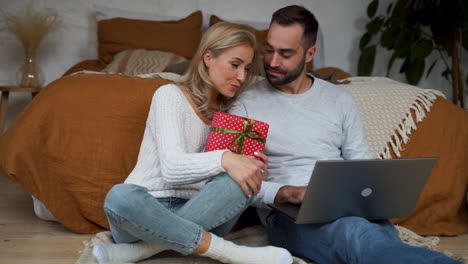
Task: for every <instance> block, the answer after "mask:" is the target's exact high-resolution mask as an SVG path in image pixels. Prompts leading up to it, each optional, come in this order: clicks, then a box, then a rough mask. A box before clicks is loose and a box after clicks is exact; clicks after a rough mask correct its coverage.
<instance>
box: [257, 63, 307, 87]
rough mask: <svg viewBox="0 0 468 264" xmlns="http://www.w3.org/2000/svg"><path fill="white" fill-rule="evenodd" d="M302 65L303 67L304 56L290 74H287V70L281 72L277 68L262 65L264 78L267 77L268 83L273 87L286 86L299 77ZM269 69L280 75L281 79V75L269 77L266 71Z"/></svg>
mask: <svg viewBox="0 0 468 264" xmlns="http://www.w3.org/2000/svg"><path fill="white" fill-rule="evenodd" d="M304 65H305V56H304V58H302V60H301V62H300V63H299V65H297V67H296V68H294V69H293V70H292V71H290V72H288V71H287V70H283V69H281V68H279V67H270V65H268V63H264V66H263V67H264V68H265V74H266V77H267V79H268V81H269V82H270V83H271V84H273V85H284V84H288V83H290V82H292V81H294V80H296V79H297V78H298V77H299V76H300V75H301V73H302V70H304ZM270 69H271V70H273V71H276V72H278V73H280V74H282V77H281V75H279V76H276V75H269V74H268V70H270Z"/></svg>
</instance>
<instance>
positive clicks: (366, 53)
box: [358, 45, 377, 76]
mask: <svg viewBox="0 0 468 264" xmlns="http://www.w3.org/2000/svg"><path fill="white" fill-rule="evenodd" d="M376 49H377V46H376V45H372V46H369V47H367V48H365V49H364V50H363V51H362V52H361V56H359V62H358V75H359V76H370V75H371V74H372V70H373V69H374V62H375V52H376Z"/></svg>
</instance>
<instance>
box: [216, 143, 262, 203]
mask: <svg viewBox="0 0 468 264" xmlns="http://www.w3.org/2000/svg"><path fill="white" fill-rule="evenodd" d="M257 157H259V158H261V159H262V160H263V161H258V160H256V159H254V158H253V157H250V156H244V155H241V154H236V153H232V152H224V154H223V157H222V161H221V162H222V166H223V168H224V169H225V170H226V172H227V173H228V174H229V176H231V178H233V179H234V181H236V182H237V183H238V184H239V185H240V187H241V188H242V190H243V191H244V193H245V194H246V195H247V196H249V195H251V194H252V193H251V191H250V190H249V187H250V189H251V190H252V191H253V194H254V195H257V194H258V192H259V190H260V187H261V185H262V180H264V179H265V175H266V163H267V162H268V158H267V157H266V155H264V154H262V153H259V155H257Z"/></svg>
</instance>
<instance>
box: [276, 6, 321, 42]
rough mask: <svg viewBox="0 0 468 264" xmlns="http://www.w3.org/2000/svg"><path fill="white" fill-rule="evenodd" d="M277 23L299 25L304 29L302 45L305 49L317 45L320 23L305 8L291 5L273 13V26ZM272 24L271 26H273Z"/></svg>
mask: <svg viewBox="0 0 468 264" xmlns="http://www.w3.org/2000/svg"><path fill="white" fill-rule="evenodd" d="M273 22H275V23H278V24H279V25H281V26H290V25H292V24H295V23H298V24H299V25H301V26H302V28H303V29H304V33H303V36H302V44H303V46H304V49H308V48H309V47H310V46H313V45H315V42H316V40H317V30H318V21H317V19H315V16H314V15H313V14H312V13H311V12H310V11H309V10H307V9H306V8H305V7H303V6H298V5H290V6H286V7H283V8H281V9H279V10H277V11H276V12H275V13H273V15H272V17H271V24H272V23H273ZM271 24H270V25H271Z"/></svg>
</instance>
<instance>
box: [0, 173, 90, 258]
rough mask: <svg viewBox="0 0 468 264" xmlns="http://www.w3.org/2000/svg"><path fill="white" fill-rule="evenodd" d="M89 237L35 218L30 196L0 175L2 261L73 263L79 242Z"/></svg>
mask: <svg viewBox="0 0 468 264" xmlns="http://www.w3.org/2000/svg"><path fill="white" fill-rule="evenodd" d="M91 237H92V235H82V234H76V233H73V232H71V231H69V230H67V229H66V228H64V227H63V226H62V225H61V224H59V223H57V222H49V221H44V220H41V219H39V218H37V217H36V215H35V214H34V211H33V205H32V199H31V196H30V195H29V194H28V193H27V192H26V191H24V189H23V188H22V187H21V186H20V185H18V184H15V183H13V182H12V181H10V180H9V179H7V178H6V177H5V176H3V175H0V263H1V264H33V263H34V264H46V263H47V264H69V263H75V262H76V260H77V259H78V257H79V252H80V250H81V249H83V243H82V241H84V240H87V239H90V238H91Z"/></svg>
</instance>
